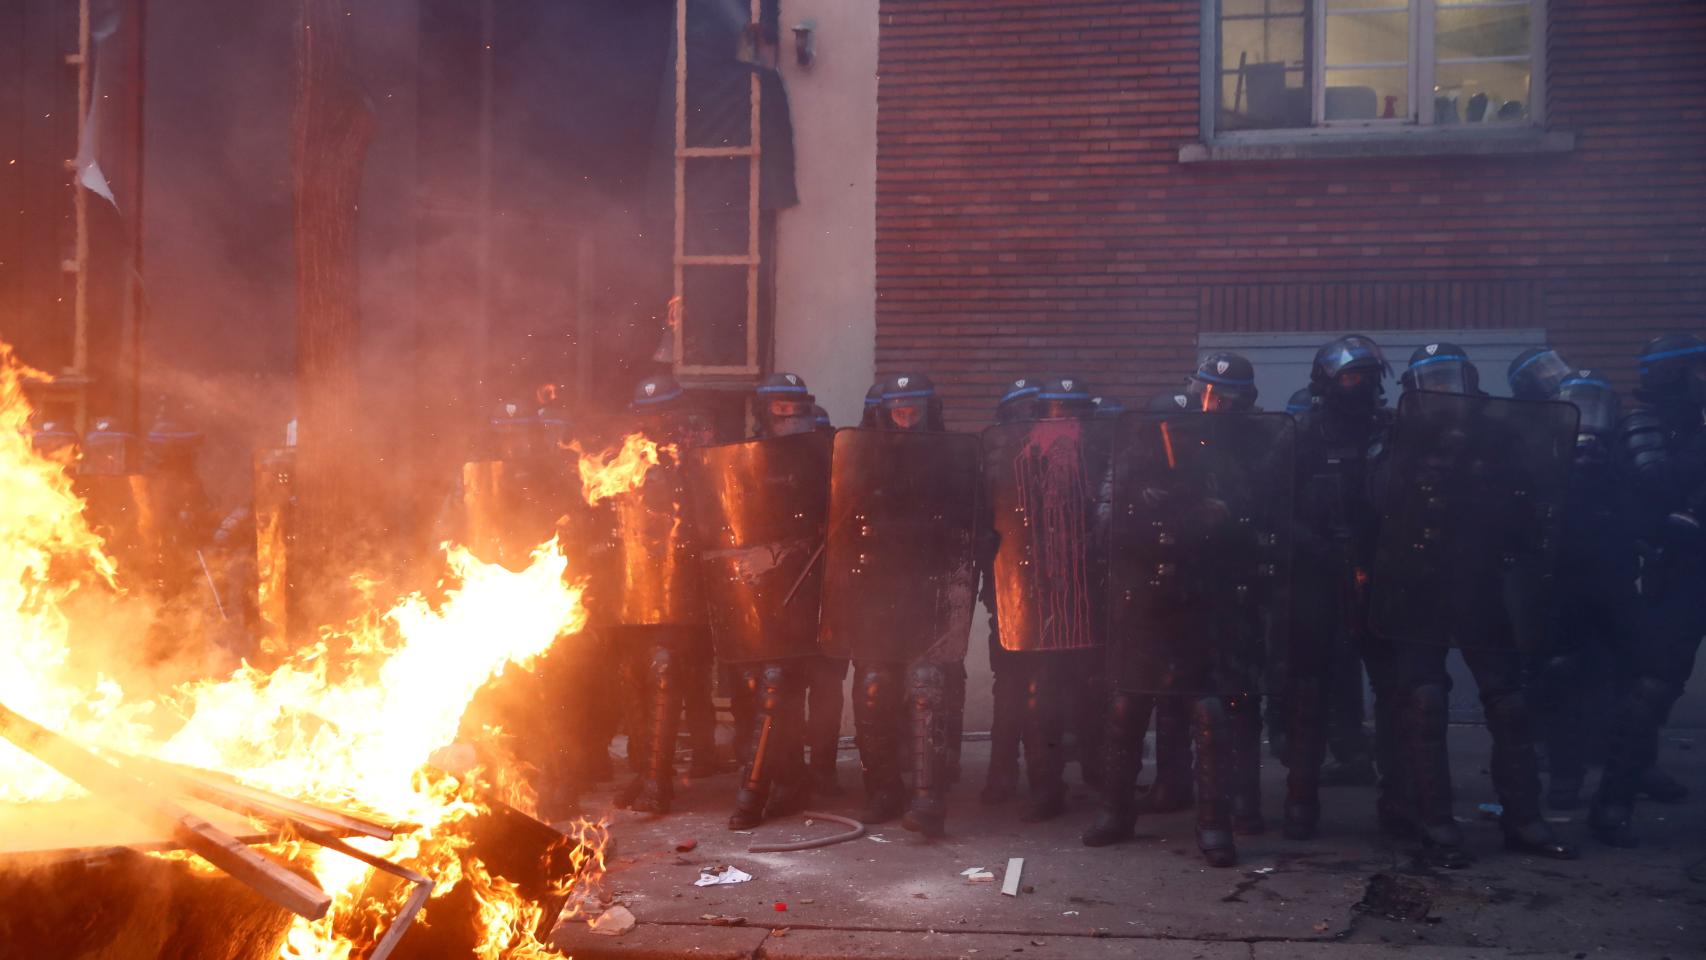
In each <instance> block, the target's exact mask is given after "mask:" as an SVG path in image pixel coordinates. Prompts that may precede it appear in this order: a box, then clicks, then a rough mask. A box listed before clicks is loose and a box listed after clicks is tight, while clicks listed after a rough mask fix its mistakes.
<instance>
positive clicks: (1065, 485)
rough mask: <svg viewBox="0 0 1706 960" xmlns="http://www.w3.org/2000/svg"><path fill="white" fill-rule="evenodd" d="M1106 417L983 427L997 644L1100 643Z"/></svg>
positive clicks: (1058, 646)
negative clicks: (993, 546)
mask: <svg viewBox="0 0 1706 960" xmlns="http://www.w3.org/2000/svg"><path fill="white" fill-rule="evenodd" d="M1113 430H1114V422H1113V421H1111V420H1032V421H1024V422H1018V423H1002V424H996V425H995V426H993V427H990V428H988V429H986V430H984V431H983V437H982V440H983V486H984V494H985V497H986V500H987V502H988V504H989V507H990V509H991V511H992V512H993V515H994V526H995V533H996V536H997V537H998V538H999V545H998V546H997V548H996V552H995V560H994V563H993V568H992V569H991V570H990V571H989V574H990V576H991V578H992V579H993V580H994V582H995V601H996V614H997V616H996V621H997V623H998V624H999V632H1000V640H1001V646H1002V647H1003V648H1004V649H1007V650H1013V651H1023V652H1057V651H1067V650H1085V649H1090V648H1092V647H1098V646H1101V644H1102V640H1103V635H1104V633H1105V632H1106V629H1107V611H1106V603H1107V586H1108V562H1107V561H1108V557H1107V548H1106V545H1107V520H1108V509H1109V505H1108V501H1107V498H1108V496H1109V494H1110V492H1111V479H1112V478H1111V477H1110V475H1109V453H1110V449H1111V441H1112V437H1113Z"/></svg>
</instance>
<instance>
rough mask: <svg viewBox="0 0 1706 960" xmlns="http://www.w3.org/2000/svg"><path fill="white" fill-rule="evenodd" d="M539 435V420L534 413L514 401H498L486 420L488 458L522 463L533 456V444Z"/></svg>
mask: <svg viewBox="0 0 1706 960" xmlns="http://www.w3.org/2000/svg"><path fill="white" fill-rule="evenodd" d="M539 434H540V420H539V418H538V417H537V416H535V411H534V410H532V409H531V408H529V407H527V406H526V405H524V404H521V403H518V402H516V401H514V400H499V401H498V405H497V406H496V407H495V408H494V409H493V410H492V415H491V417H490V418H488V419H487V420H486V436H487V438H488V443H489V445H490V448H491V449H490V451H489V455H490V456H491V457H492V459H494V460H508V461H512V462H513V461H518V460H525V459H527V458H529V457H531V456H533V454H534V452H535V451H534V441H535V440H536V439H537V438H538V437H539Z"/></svg>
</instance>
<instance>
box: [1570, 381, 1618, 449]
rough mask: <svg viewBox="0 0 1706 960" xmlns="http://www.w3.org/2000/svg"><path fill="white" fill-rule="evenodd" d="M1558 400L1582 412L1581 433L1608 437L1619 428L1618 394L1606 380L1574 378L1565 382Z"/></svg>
mask: <svg viewBox="0 0 1706 960" xmlns="http://www.w3.org/2000/svg"><path fill="white" fill-rule="evenodd" d="M1558 399H1559V400H1563V401H1565V402H1567V403H1573V404H1575V405H1576V409H1577V410H1579V411H1581V415H1582V422H1581V428H1580V430H1581V432H1582V433H1590V434H1597V435H1599V436H1602V437H1608V436H1610V435H1611V433H1612V431H1613V430H1615V429H1616V427H1617V394H1616V393H1615V392H1614V391H1613V390H1612V389H1611V384H1609V383H1607V382H1605V381H1604V380H1598V379H1590V378H1587V377H1572V378H1570V379H1568V380H1565V381H1563V383H1562V384H1561V385H1560V388H1559V391H1558Z"/></svg>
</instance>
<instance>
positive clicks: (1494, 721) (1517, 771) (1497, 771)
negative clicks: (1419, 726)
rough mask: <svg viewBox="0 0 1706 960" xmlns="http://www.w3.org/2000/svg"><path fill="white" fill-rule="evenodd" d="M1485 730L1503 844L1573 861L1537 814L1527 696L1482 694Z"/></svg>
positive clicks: (1536, 778)
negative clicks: (1501, 810)
mask: <svg viewBox="0 0 1706 960" xmlns="http://www.w3.org/2000/svg"><path fill="white" fill-rule="evenodd" d="M1482 701H1483V707H1484V709H1485V711H1486V715H1487V730H1488V732H1490V733H1491V734H1492V735H1493V759H1492V771H1493V787H1494V789H1496V790H1497V791H1498V794H1499V802H1500V803H1501V804H1502V805H1503V806H1504V813H1503V815H1502V817H1501V822H1502V823H1503V824H1504V825H1505V848H1506V849H1508V850H1516V851H1519V852H1522V853H1528V854H1532V855H1534V856H1540V857H1549V858H1551V859H1553V860H1574V859H1575V858H1576V851H1575V850H1574V848H1572V847H1569V846H1567V845H1565V844H1562V843H1559V842H1558V839H1557V838H1556V837H1554V836H1553V835H1552V828H1551V827H1549V826H1547V825H1546V822H1545V821H1544V820H1542V819H1541V816H1540V764H1539V762H1538V760H1537V759H1536V758H1535V753H1534V729H1533V725H1532V723H1531V721H1530V719H1529V712H1528V700H1527V698H1526V697H1525V696H1524V695H1523V694H1522V693H1521V692H1520V691H1513V692H1510V693H1505V694H1501V695H1499V696H1496V697H1483V698H1482Z"/></svg>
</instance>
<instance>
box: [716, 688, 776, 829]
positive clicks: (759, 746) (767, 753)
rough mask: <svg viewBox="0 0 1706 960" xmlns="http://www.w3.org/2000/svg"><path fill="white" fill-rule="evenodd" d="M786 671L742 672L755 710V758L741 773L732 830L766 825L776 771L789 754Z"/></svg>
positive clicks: (752, 756) (752, 741)
mask: <svg viewBox="0 0 1706 960" xmlns="http://www.w3.org/2000/svg"><path fill="white" fill-rule="evenodd" d="M786 680H787V677H786V670H785V669H784V668H783V667H782V665H781V664H777V663H766V664H762V665H761V664H747V665H744V666H743V668H742V670H741V684H742V685H743V686H744V687H745V688H746V691H747V694H748V696H749V697H750V698H751V700H750V702H751V704H752V706H753V726H754V731H753V734H752V737H751V739H750V742H751V743H752V755H751V758H750V759H749V760H748V761H747V762H746V765H745V768H744V769H743V770H742V771H741V787H740V792H739V793H737V794H736V795H735V809H734V813H732V814H730V815H729V829H730V830H751V829H752V828H753V827H756V826H758V825H759V824H760V823H763V822H764V808H765V806H766V804H767V803H768V802H769V800H770V788H771V783H772V781H773V780H774V779H775V776H776V771H775V769H774V768H775V767H776V766H777V765H778V763H779V762H780V761H781V760H782V759H783V754H784V753H785V752H786V737H787V733H786V732H785V731H784V729H783V728H784V727H785V726H786V724H785V721H786V720H787V717H786V716H785V711H784V709H783V702H782V701H783V697H784V695H785V692H786V691H785V688H786V685H787V684H786Z"/></svg>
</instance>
